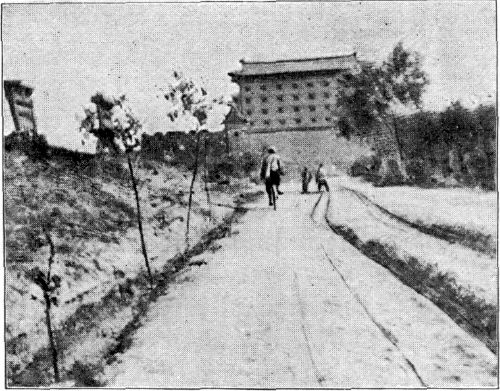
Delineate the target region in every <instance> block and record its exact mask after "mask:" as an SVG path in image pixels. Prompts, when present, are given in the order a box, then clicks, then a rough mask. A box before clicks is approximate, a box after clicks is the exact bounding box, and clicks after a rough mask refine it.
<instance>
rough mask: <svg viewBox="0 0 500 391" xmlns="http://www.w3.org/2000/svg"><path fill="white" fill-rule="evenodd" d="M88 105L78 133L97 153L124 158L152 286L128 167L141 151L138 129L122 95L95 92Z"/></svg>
mask: <svg viewBox="0 0 500 391" xmlns="http://www.w3.org/2000/svg"><path fill="white" fill-rule="evenodd" d="M90 101H91V103H90V104H89V105H87V106H86V107H85V108H84V111H85V118H84V119H83V120H82V122H81V126H80V130H81V131H82V132H84V135H85V136H86V137H87V136H88V135H89V134H92V135H94V136H95V137H96V138H97V140H98V146H97V149H98V150H101V151H102V152H111V153H114V154H125V155H126V156H127V162H128V168H129V171H130V180H131V184H132V189H133V191H134V194H135V201H136V207H137V223H138V225H139V235H140V238H141V246H142V254H143V256H144V262H145V264H146V269H147V272H148V276H149V280H150V283H151V286H152V284H153V275H152V273H151V268H150V265H149V260H148V253H147V249H146V241H145V239H144V232H143V229H142V217H141V205H140V198H139V191H138V189H137V181H136V179H135V175H134V167H133V164H132V154H133V153H134V152H137V151H139V150H140V148H141V143H140V139H139V132H140V130H141V127H142V125H141V123H140V122H139V120H138V119H137V117H136V116H135V114H134V113H133V111H132V109H131V107H130V106H129V105H128V102H127V99H126V97H125V95H122V96H120V97H118V98H115V97H112V96H107V95H105V94H103V93H102V92H97V93H96V94H94V95H93V96H92V97H91V99H90Z"/></svg>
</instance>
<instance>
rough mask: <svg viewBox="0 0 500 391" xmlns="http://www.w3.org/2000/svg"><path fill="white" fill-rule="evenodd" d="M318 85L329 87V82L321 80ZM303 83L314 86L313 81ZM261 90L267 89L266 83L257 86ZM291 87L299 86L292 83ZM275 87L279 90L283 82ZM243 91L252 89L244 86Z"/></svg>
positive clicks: (310, 86)
mask: <svg viewBox="0 0 500 391" xmlns="http://www.w3.org/2000/svg"><path fill="white" fill-rule="evenodd" d="M318 84H319V85H322V86H323V87H329V86H330V82H329V81H328V80H323V81H321V82H319V83H318ZM305 85H306V86H307V87H309V88H314V83H313V82H311V81H310V82H307V83H305ZM258 88H259V89H260V90H261V91H267V88H268V85H267V84H261V85H260V86H259V87H258ZM292 88H294V89H297V88H299V83H292ZM276 89H277V90H278V91H281V90H282V89H283V84H280V83H278V84H276ZM245 91H246V92H250V91H252V87H251V86H245Z"/></svg>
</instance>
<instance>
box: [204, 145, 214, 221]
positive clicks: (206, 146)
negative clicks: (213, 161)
mask: <svg viewBox="0 0 500 391" xmlns="http://www.w3.org/2000/svg"><path fill="white" fill-rule="evenodd" d="M207 150H208V138H205V149H204V154H203V167H204V183H205V194H206V195H207V204H208V211H209V212H210V221H213V216H212V201H211V199H210V190H209V188H208V168H207Z"/></svg>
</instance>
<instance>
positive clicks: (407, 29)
mask: <svg viewBox="0 0 500 391" xmlns="http://www.w3.org/2000/svg"><path fill="white" fill-rule="evenodd" d="M2 21H3V24H2V29H3V72H4V79H13V78H15V79H22V80H25V81H26V82H28V83H30V84H31V85H32V86H33V87H35V94H34V101H35V110H36V115H37V118H38V127H39V130H40V132H42V133H45V134H46V135H47V137H48V139H49V142H51V143H54V144H60V145H65V146H67V147H69V148H76V147H78V146H79V145H80V136H79V135H78V131H77V122H76V120H75V115H76V114H77V113H80V112H81V107H82V105H84V104H86V103H87V102H88V101H89V97H90V96H91V95H92V93H94V92H95V91H96V90H105V91H110V92H111V93H115V92H126V93H127V94H128V96H129V98H130V101H131V103H132V104H133V105H134V107H135V110H136V112H137V113H138V114H139V116H140V117H141V119H142V120H143V122H144V124H145V130H146V131H147V132H155V131H165V130H168V129H172V125H170V124H169V123H168V122H167V120H166V116H165V114H164V113H165V102H164V101H163V100H162V98H161V94H160V93H159V87H161V86H164V85H165V84H166V83H167V81H168V79H169V75H171V72H172V70H173V69H176V70H179V71H181V72H183V73H184V74H185V75H186V76H189V77H191V78H193V79H194V80H196V81H198V82H200V83H202V84H204V85H205V86H206V87H207V90H208V91H209V93H211V94H212V96H219V95H229V94H231V93H234V92H236V91H237V87H236V86H235V85H234V84H232V83H231V81H230V79H229V77H228V76H227V72H229V71H231V70H234V69H237V68H238V66H239V63H238V61H239V59H241V58H246V59H264V60H272V59H277V58H284V57H287V58H288V57H293V58H300V57H310V56H324V55H329V54H336V53H345V52H349V51H356V52H357V53H358V57H359V58H361V59H365V60H372V61H381V60H383V59H384V58H385V57H386V56H387V55H388V53H389V52H390V50H391V49H392V47H393V46H394V45H395V44H396V43H397V42H398V41H400V40H402V41H403V43H404V44H405V46H406V47H408V48H410V49H413V50H417V51H418V52H420V53H421V54H422V55H423V58H424V69H425V70H426V71H427V72H428V74H429V77H430V81H431V84H430V86H429V87H428V89H427V92H426V94H425V97H424V104H425V107H426V108H428V109H434V110H438V109H441V108H443V107H445V106H446V105H447V104H448V103H449V102H450V101H452V100H457V99H460V100H462V101H463V102H464V104H466V105H468V106H471V105H477V104H479V103H483V102H492V101H494V99H495V93H496V78H495V77H496V43H495V3H494V1H485V2H481V1H444V2H437V1H428V2H416V1H414V2H392V1H391V2H373V1H371V2H342V3H320V2H317V3H279V4H276V3H261V4H258V3H235V4H229V3H203V4H194V3H188V4H179V3H175V4H154V5H150V4H118V5H109V4H90V5H89V4H87V5H83V4H79V5H77V4H75V5H68V4H65V5H64V4H61V5H57V4H52V5H44V4H39V5H20V4H19V5H4V7H3V19H2ZM3 100H4V118H5V130H6V132H8V131H9V130H10V129H12V128H13V124H12V120H11V117H10V114H9V113H8V107H7V106H6V101H5V97H4V98H3ZM6 111H7V112H6ZM214 121H215V122H217V121H216V120H214Z"/></svg>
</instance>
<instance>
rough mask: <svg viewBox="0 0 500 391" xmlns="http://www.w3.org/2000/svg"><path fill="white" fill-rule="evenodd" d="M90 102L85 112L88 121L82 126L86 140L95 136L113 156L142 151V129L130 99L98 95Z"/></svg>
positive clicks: (84, 121) (98, 93)
mask: <svg viewBox="0 0 500 391" xmlns="http://www.w3.org/2000/svg"><path fill="white" fill-rule="evenodd" d="M90 101H91V103H90V104H88V105H87V106H86V107H85V108H84V111H85V118H84V119H83V120H82V121H81V124H80V130H81V131H82V132H84V137H88V134H92V135H93V136H95V137H97V139H98V140H99V142H101V143H102V146H103V147H104V148H108V149H110V150H111V151H113V152H117V153H120V152H122V153H123V152H133V151H138V150H139V149H140V139H139V131H140V130H141V127H142V125H141V123H140V121H139V120H138V118H137V117H136V115H135V114H134V113H133V111H132V109H131V107H130V105H129V104H128V102H127V99H126V96H125V95H122V96H120V97H118V98H115V97H112V96H107V95H105V94H104V93H102V92H97V93H96V94H94V95H93V96H92V97H91V98H90ZM82 142H83V143H84V141H82Z"/></svg>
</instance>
